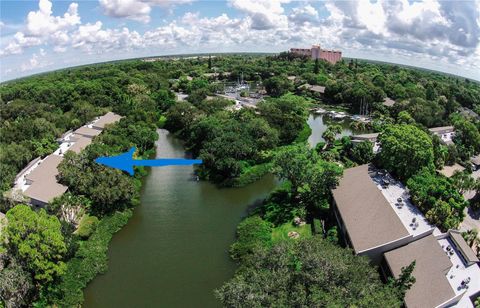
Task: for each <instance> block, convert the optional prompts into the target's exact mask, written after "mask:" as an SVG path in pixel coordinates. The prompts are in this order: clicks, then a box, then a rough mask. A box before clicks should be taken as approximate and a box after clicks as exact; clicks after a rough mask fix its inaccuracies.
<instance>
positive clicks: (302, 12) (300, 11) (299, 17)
mask: <svg viewBox="0 0 480 308" xmlns="http://www.w3.org/2000/svg"><path fill="white" fill-rule="evenodd" d="M288 19H289V20H290V21H291V22H293V23H295V24H298V25H303V24H305V23H312V22H318V12H317V10H316V9H315V8H314V7H313V6H311V5H310V4H308V5H306V6H301V7H295V8H293V9H292V13H291V14H290V15H289V16H288Z"/></svg>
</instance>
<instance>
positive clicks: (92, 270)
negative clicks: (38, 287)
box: [52, 210, 132, 307]
mask: <svg viewBox="0 0 480 308" xmlns="http://www.w3.org/2000/svg"><path fill="white" fill-rule="evenodd" d="M131 216H132V211H131V210H127V211H124V212H115V213H114V214H113V215H111V216H106V217H105V218H103V219H102V220H101V221H100V222H99V223H98V226H97V229H96V230H95V232H93V234H92V235H91V236H90V238H89V239H88V240H87V241H85V242H83V243H82V245H81V246H80V249H79V250H78V251H77V254H76V255H75V257H74V258H73V259H71V260H70V261H68V263H67V272H66V273H65V275H64V276H63V277H62V281H61V283H60V284H59V285H58V290H57V292H55V293H56V294H57V295H56V298H54V299H52V301H53V302H54V303H55V304H56V305H57V306H59V307H78V306H80V305H81V303H82V302H83V291H82V290H83V288H85V287H86V285H87V284H88V283H89V282H90V281H91V280H92V279H93V278H95V276H96V275H97V274H99V273H105V272H106V271H107V261H108V259H107V250H108V243H109V242H110V240H111V239H112V236H113V234H115V233H116V232H117V231H119V230H120V229H121V228H122V227H123V226H124V225H125V224H126V223H127V222H128V219H129V218H130V217H131Z"/></svg>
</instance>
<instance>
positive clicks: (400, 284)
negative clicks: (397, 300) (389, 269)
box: [390, 261, 416, 300]
mask: <svg viewBox="0 0 480 308" xmlns="http://www.w3.org/2000/svg"><path fill="white" fill-rule="evenodd" d="M415 264H416V261H413V262H412V263H410V265H408V266H407V267H402V269H401V273H400V276H399V277H398V278H397V279H393V280H390V283H391V284H393V286H394V287H395V288H396V289H398V290H400V294H401V299H402V300H403V298H404V297H405V293H406V292H407V291H408V290H410V288H411V287H412V286H413V284H414V283H415V282H416V279H415V277H413V275H412V273H413V270H414V269H415Z"/></svg>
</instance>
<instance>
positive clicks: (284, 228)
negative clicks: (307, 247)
mask: <svg viewBox="0 0 480 308" xmlns="http://www.w3.org/2000/svg"><path fill="white" fill-rule="evenodd" d="M290 231H295V232H298V234H300V237H299V238H309V237H311V236H312V228H311V227H310V225H309V224H305V225H303V226H301V227H296V226H294V225H293V224H292V223H291V222H287V223H284V224H283V225H281V226H278V227H276V228H274V229H273V231H272V240H273V242H274V243H275V242H278V241H282V240H288V239H291V238H289V237H288V232H290Z"/></svg>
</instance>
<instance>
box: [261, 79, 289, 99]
mask: <svg viewBox="0 0 480 308" xmlns="http://www.w3.org/2000/svg"><path fill="white" fill-rule="evenodd" d="M263 85H264V86H265V90H267V93H268V94H269V95H271V96H273V97H280V96H282V95H284V94H286V93H287V92H289V91H291V90H292V88H293V85H292V83H291V82H290V80H288V78H287V77H285V76H273V77H271V78H268V79H267V80H265V81H264V82H263Z"/></svg>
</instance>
